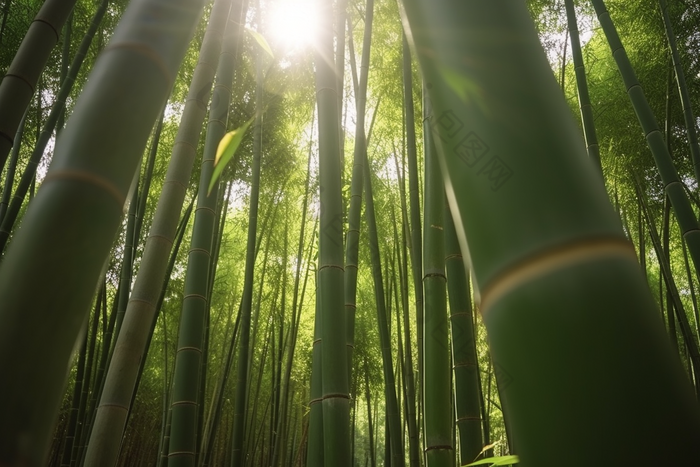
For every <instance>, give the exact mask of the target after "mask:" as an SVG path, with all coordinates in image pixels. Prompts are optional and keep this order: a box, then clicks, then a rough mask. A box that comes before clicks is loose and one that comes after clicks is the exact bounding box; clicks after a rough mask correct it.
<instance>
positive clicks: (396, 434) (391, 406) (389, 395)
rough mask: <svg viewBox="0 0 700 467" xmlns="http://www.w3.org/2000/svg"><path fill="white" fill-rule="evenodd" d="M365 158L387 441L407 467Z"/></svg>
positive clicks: (400, 466) (394, 460)
mask: <svg viewBox="0 0 700 467" xmlns="http://www.w3.org/2000/svg"><path fill="white" fill-rule="evenodd" d="M363 157H364V164H363V165H364V172H365V173H364V175H365V176H364V178H365V180H364V185H365V199H366V209H365V216H366V219H367V230H368V232H369V247H370V256H371V261H372V278H373V279H374V299H375V305H376V307H377V322H378V324H379V342H380V346H381V352H382V368H383V370H384V397H385V400H386V419H385V420H386V425H387V429H388V431H389V436H390V437H387V438H386V441H385V444H391V446H390V449H391V451H390V459H391V465H392V466H394V467H404V466H405V459H404V453H403V430H402V427H401V414H400V412H399V403H398V399H397V397H396V379H395V377H394V364H393V361H392V355H391V347H392V346H391V333H390V331H389V320H390V316H391V314H390V312H387V303H391V302H390V300H386V298H385V295H384V284H383V282H382V264H381V260H380V255H379V236H378V234H377V219H376V214H375V210H374V197H373V194H372V179H371V174H370V170H369V161H368V160H367V157H366V153H365V152H363ZM387 277H388V276H387ZM387 457H389V456H387Z"/></svg>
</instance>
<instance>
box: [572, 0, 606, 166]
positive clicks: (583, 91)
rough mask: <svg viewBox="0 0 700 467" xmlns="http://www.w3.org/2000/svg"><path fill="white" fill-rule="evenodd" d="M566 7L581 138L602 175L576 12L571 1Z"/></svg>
mask: <svg viewBox="0 0 700 467" xmlns="http://www.w3.org/2000/svg"><path fill="white" fill-rule="evenodd" d="M564 5H565V6H566V21H567V25H568V28H569V38H570V39H571V55H572V56H573V58H574V72H575V74H576V89H577V90H578V104H579V108H580V109H581V124H582V126H583V137H584V139H585V140H586V149H587V150H588V157H590V158H591V160H592V161H593V163H594V164H595V165H596V167H598V170H600V173H601V175H602V174H603V167H602V164H601V162H600V146H599V145H598V136H597V135H596V131H595V124H594V116H593V106H592V105H591V96H590V95H589V93H588V82H587V81H586V66H585V64H584V63H583V54H582V53H581V39H580V37H579V33H578V24H577V23H576V10H575V9H574V1H573V0H564Z"/></svg>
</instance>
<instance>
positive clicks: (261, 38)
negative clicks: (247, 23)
mask: <svg viewBox="0 0 700 467" xmlns="http://www.w3.org/2000/svg"><path fill="white" fill-rule="evenodd" d="M245 30H246V31H247V32H248V34H250V36H251V37H252V38H253V39H255V42H257V43H258V45H259V46H260V47H262V49H263V50H264V51H265V52H267V54H268V55H269V56H270V57H271V58H275V54H273V53H272V49H271V48H270V45H269V44H268V43H267V40H265V37H264V36H263V35H262V34H260V33H259V32H257V31H254V30H252V29H250V28H245Z"/></svg>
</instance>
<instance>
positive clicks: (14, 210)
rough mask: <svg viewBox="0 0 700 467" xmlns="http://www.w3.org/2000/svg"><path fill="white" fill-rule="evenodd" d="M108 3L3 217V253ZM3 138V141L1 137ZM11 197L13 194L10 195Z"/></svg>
mask: <svg viewBox="0 0 700 467" xmlns="http://www.w3.org/2000/svg"><path fill="white" fill-rule="evenodd" d="M108 4H109V0H102V1H101V2H100V4H99V6H98V8H97V11H95V15H94V16H93V18H92V21H91V22H90V26H89V27H88V30H87V32H86V33H85V36H83V40H82V41H81V42H80V46H79V47H78V51H77V52H76V54H75V57H73V61H72V62H71V66H70V71H69V72H68V74H67V76H66V79H64V80H62V81H61V88H60V89H59V91H58V94H57V95H56V100H55V102H54V104H53V106H52V107H51V112H49V116H48V117H47V118H46V121H44V124H43V127H42V128H41V132H40V133H39V137H38V138H37V141H36V144H35V147H34V150H33V151H32V154H31V156H30V157H29V161H27V165H26V166H25V168H24V172H23V173H22V178H21V179H20V182H19V185H18V186H17V189H16V190H15V192H14V194H13V196H12V202H11V203H10V205H9V207H8V209H7V212H6V213H5V214H4V216H2V221H1V222H2V223H1V224H0V251H2V250H4V249H5V245H6V243H7V240H8V238H9V236H10V232H11V231H12V227H13V225H14V223H15V221H16V220H17V215H18V214H19V211H20V208H21V207H22V202H23V201H24V198H25V197H26V195H27V191H28V190H29V188H30V186H31V185H32V183H34V179H35V175H36V169H37V167H38V165H39V162H40V161H41V158H42V156H43V155H44V151H45V149H46V145H47V144H48V142H49V140H50V139H51V136H52V135H53V133H54V129H55V128H56V127H57V123H58V121H59V119H60V117H61V116H62V115H63V112H64V109H65V103H66V99H67V98H68V96H69V95H70V93H71V91H72V90H73V84H74V83H75V79H76V78H77V77H78V72H79V71H80V68H81V67H82V65H83V61H84V59H85V55H86V54H87V52H88V50H89V49H90V44H92V39H93V38H94V37H95V32H96V31H97V28H98V26H99V25H100V23H101V22H102V17H103V16H104V14H105V11H107V5H108ZM0 139H2V138H1V137H0ZM1 144H2V143H0V146H1ZM7 194H8V195H9V193H7ZM3 195H4V193H3Z"/></svg>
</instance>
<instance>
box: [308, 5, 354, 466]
mask: <svg viewBox="0 0 700 467" xmlns="http://www.w3.org/2000/svg"><path fill="white" fill-rule="evenodd" d="M320 8H321V11H320V14H319V18H320V23H321V27H320V33H319V41H318V47H317V48H316V50H315V56H314V63H315V67H316V89H317V93H316V96H317V97H316V98H317V102H318V135H319V149H318V151H319V187H320V204H321V213H320V229H319V254H318V288H317V301H318V303H319V307H318V309H317V313H320V314H321V316H322V318H321V319H320V323H319V324H320V325H321V333H320V336H321V354H322V355H321V356H320V357H321V381H322V383H321V386H322V395H321V397H322V402H321V405H322V411H323V462H324V465H334V466H338V467H343V466H347V465H349V464H350V460H351V459H350V396H349V388H348V369H347V352H346V340H347V334H346V320H345V316H344V313H343V309H344V305H345V299H344V295H345V294H344V293H343V276H344V268H343V206H342V193H341V183H340V172H341V168H340V157H339V153H338V148H339V136H340V135H339V124H338V121H337V118H338V110H337V105H338V100H337V91H336V86H337V80H336V76H335V73H334V66H333V63H334V60H333V28H332V25H333V20H332V18H333V15H332V5H331V4H330V2H324V3H323V4H322V5H321V6H320ZM317 323H318V321H317Z"/></svg>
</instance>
